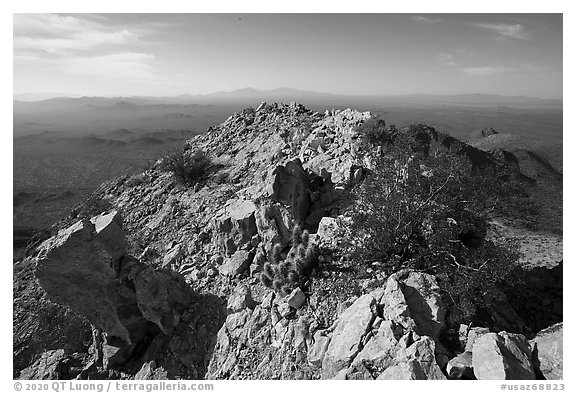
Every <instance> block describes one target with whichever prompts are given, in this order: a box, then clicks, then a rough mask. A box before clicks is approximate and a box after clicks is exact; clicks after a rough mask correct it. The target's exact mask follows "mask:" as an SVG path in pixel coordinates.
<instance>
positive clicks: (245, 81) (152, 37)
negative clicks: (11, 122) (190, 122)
mask: <svg viewBox="0 0 576 393" xmlns="http://www.w3.org/2000/svg"><path fill="white" fill-rule="evenodd" d="M13 22H14V28H13V65H14V79H13V81H14V91H13V92H14V94H22V93H57V94H69V95H89V96H126V95H146V96H172V95H180V94H208V93H212V92H217V91H232V90H235V89H241V88H245V87H252V88H255V89H262V90H267V89H275V88H279V87H289V88H295V89H303V90H312V91H318V92H327V93H337V94H353V95H400V94H416V93H419V94H466V93H484V94H501V95H508V96H518V95H526V96H533V97H542V98H562V80H563V78H562V55H563V54H562V14H14V17H13Z"/></svg>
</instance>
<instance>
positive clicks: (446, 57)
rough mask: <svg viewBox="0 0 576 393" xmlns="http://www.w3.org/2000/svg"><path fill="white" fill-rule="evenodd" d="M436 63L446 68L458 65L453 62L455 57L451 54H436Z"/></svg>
mask: <svg viewBox="0 0 576 393" xmlns="http://www.w3.org/2000/svg"><path fill="white" fill-rule="evenodd" d="M436 61H437V62H438V63H440V64H442V65H445V66H447V67H454V66H457V65H458V63H457V62H456V60H455V56H454V55H453V54H451V53H438V54H437V55H436Z"/></svg>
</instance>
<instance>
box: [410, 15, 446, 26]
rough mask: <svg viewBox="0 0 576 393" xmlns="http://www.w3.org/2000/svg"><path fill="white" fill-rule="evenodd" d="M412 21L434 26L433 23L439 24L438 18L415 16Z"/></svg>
mask: <svg viewBox="0 0 576 393" xmlns="http://www.w3.org/2000/svg"><path fill="white" fill-rule="evenodd" d="M412 20H413V21H414V22H418V23H427V24H434V23H439V22H440V19H438V18H432V17H429V16H422V15H415V16H413V17H412Z"/></svg>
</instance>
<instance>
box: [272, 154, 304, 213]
mask: <svg viewBox="0 0 576 393" xmlns="http://www.w3.org/2000/svg"><path fill="white" fill-rule="evenodd" d="M309 189H310V180H309V178H308V174H307V173H306V171H305V170H304V168H303V167H302V162H301V161H300V159H298V158H297V159H294V160H292V161H289V162H287V163H286V165H279V166H278V167H276V169H275V170H274V171H273V172H272V195H271V197H272V199H273V200H275V201H277V202H280V203H283V204H285V205H287V206H290V209H291V211H292V214H294V218H295V219H296V220H297V221H303V220H304V219H305V218H306V216H307V215H308V211H309V209H310V195H309Z"/></svg>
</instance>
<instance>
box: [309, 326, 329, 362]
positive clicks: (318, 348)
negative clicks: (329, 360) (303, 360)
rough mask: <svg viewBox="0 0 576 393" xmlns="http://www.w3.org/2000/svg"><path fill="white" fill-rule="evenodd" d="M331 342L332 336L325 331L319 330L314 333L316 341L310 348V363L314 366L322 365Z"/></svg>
mask: <svg viewBox="0 0 576 393" xmlns="http://www.w3.org/2000/svg"><path fill="white" fill-rule="evenodd" d="M328 344H330V337H328V336H327V335H326V334H325V332H323V331H317V332H316V333H314V342H313V344H312V345H311V346H310V347H309V348H308V363H309V364H310V365H312V366H316V367H320V366H321V365H322V361H323V360H324V354H325V353H326V350H327V349H328Z"/></svg>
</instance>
